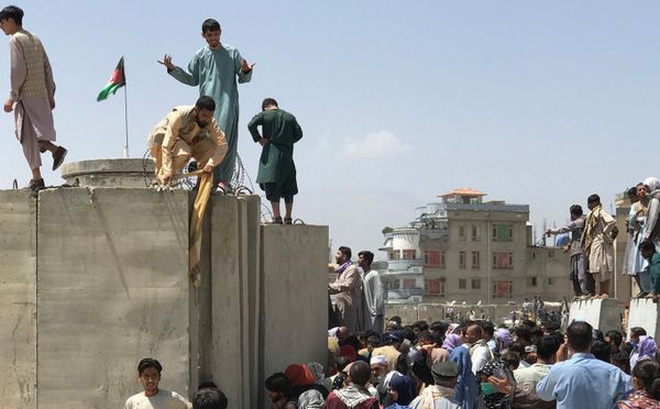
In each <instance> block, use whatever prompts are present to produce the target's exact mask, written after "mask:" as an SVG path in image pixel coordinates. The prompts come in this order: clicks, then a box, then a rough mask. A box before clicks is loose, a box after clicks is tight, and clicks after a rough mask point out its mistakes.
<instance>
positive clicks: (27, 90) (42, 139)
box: [0, 6, 67, 190]
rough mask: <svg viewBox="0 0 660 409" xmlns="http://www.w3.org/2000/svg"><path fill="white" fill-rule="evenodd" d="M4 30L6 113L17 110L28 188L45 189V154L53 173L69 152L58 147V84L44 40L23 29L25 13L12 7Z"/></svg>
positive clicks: (2, 20)
mask: <svg viewBox="0 0 660 409" xmlns="http://www.w3.org/2000/svg"><path fill="white" fill-rule="evenodd" d="M0 27H1V28H2V31H4V33H5V34H6V35H8V36H10V37H11V38H10V40H9V59H10V65H11V72H10V77H11V91H10V94H9V98H8V99H7V100H6V101H5V103H4V110H5V112H7V113H9V112H11V111H14V118H15V122H16V138H18V140H19V142H20V143H21V145H22V146H23V153H24V155H25V159H27V162H28V165H29V166H30V169H31V170H32V180H30V184H29V185H28V187H29V188H30V189H32V190H38V189H41V188H43V187H44V186H45V184H44V180H43V178H42V177H41V153H44V152H46V151H50V152H51V153H52V155H53V170H56V169H57V168H59V167H60V165H61V164H62V163H63V162H64V157H65V156H66V154H67V150H66V149H64V148H63V147H61V146H57V145H55V144H54V143H53V142H54V141H55V126H54V125H53V112H52V111H53V109H54V108H55V82H54V81H53V72H52V70H51V67H50V62H49V61H48V55H46V51H45V50H44V47H43V45H42V44H41V40H39V38H38V37H37V36H35V35H33V34H32V33H30V32H28V31H26V30H24V29H23V10H21V9H20V8H18V7H16V6H8V7H5V8H4V9H2V10H1V11H0Z"/></svg>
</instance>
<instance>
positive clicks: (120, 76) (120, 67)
mask: <svg viewBox="0 0 660 409" xmlns="http://www.w3.org/2000/svg"><path fill="white" fill-rule="evenodd" d="M124 85H126V75H125V74H124V57H121V59H120V60H119V62H118V63H117V67H116V68H115V70H114V71H113V72H112V75H111V76H110V79H109V80H108V85H106V86H105V87H104V88H103V89H102V90H101V92H99V96H98V97H97V98H96V100H97V101H103V100H104V99H106V98H108V96H110V94H113V95H114V94H115V93H116V92H117V90H118V89H119V88H121V87H123V86H124Z"/></svg>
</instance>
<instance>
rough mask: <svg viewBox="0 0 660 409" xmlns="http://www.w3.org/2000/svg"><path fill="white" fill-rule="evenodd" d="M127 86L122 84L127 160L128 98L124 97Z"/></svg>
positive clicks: (125, 155) (126, 156)
mask: <svg viewBox="0 0 660 409" xmlns="http://www.w3.org/2000/svg"><path fill="white" fill-rule="evenodd" d="M126 88H127V85H126V84H124V128H125V131H126V139H125V141H124V158H129V157H130V155H129V153H128V97H127V96H126Z"/></svg>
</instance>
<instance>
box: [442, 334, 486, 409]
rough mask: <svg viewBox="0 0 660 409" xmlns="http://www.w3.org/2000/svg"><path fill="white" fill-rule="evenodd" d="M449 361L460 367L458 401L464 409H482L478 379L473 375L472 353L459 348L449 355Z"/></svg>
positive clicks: (457, 389)
mask: <svg viewBox="0 0 660 409" xmlns="http://www.w3.org/2000/svg"><path fill="white" fill-rule="evenodd" d="M449 360H450V361H452V362H456V364H457V365H458V379H457V380H456V388H455V391H456V396H455V398H456V400H457V401H458V402H459V403H461V408H462V409H474V408H480V407H482V405H483V402H481V405H479V403H480V402H478V400H479V399H482V396H481V394H480V393H479V385H478V384H477V378H476V377H475V376H474V374H473V373H472V359H471V358H470V351H468V349H467V348H465V347H462V346H458V347H455V348H453V349H452V351H451V353H450V354H449Z"/></svg>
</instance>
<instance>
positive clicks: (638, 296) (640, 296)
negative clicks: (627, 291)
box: [635, 290, 649, 298]
mask: <svg viewBox="0 0 660 409" xmlns="http://www.w3.org/2000/svg"><path fill="white" fill-rule="evenodd" d="M647 295H649V293H647V292H646V291H644V290H642V291H640V292H639V293H637V295H636V296H635V298H644V297H646V296H647Z"/></svg>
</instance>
